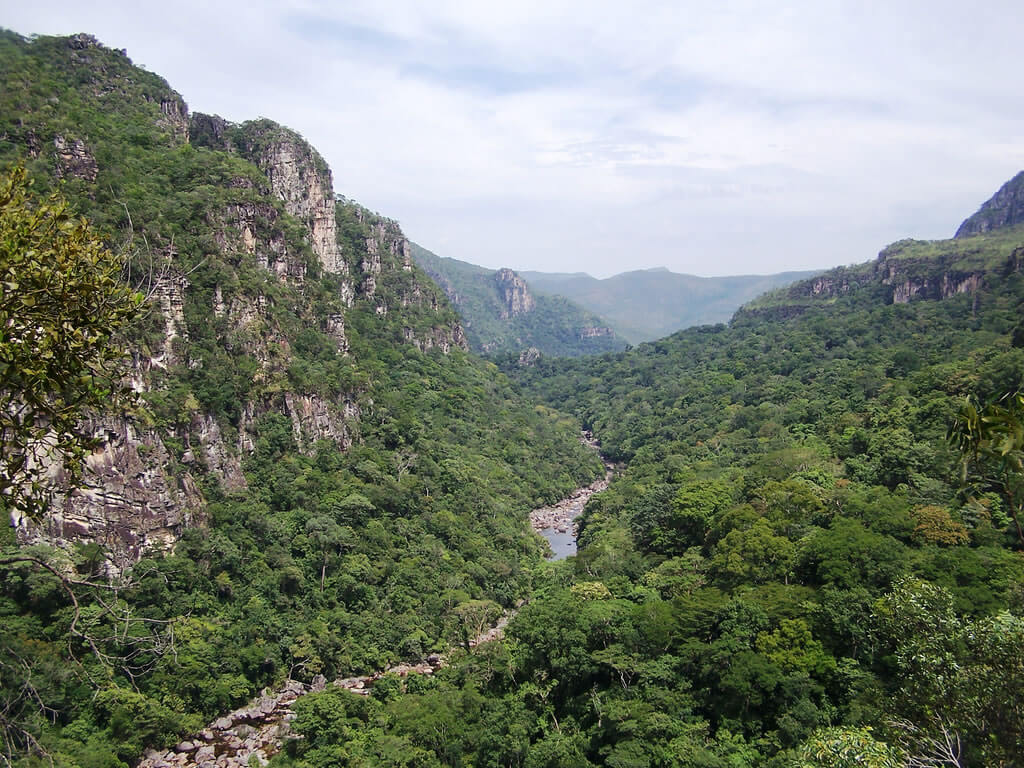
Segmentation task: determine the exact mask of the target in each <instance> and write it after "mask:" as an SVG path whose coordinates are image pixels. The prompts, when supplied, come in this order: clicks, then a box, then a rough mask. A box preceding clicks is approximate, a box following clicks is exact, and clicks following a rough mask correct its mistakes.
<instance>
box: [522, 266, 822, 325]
mask: <svg viewBox="0 0 1024 768" xmlns="http://www.w3.org/2000/svg"><path fill="white" fill-rule="evenodd" d="M821 271H823V270H810V271H801V272H780V273H778V274H773V275H738V276H730V277H697V276H696V275H686V274H679V273H676V272H672V271H670V270H668V269H666V268H665V267H657V268H655V269H644V270H635V271H632V272H623V273H621V274H618V275H615V276H613V277H609V278H605V279H603V280H602V279H598V278H596V277H591V276H590V275H588V274H586V273H581V272H576V273H569V274H566V273H549V272H522V273H520V274H521V275H522V277H523V278H524V279H525V280H526V281H527V282H528V283H529V284H530V285H531V286H532V287H533V288H534V290H535V291H536V292H537V293H538V294H548V295H559V296H564V297H566V298H567V299H569V300H571V301H574V302H576V303H578V304H580V305H581V306H583V307H586V308H587V309H588V310H590V311H592V312H595V313H597V314H598V315H600V316H601V317H605V318H607V319H608V321H609V322H610V323H611V325H612V327H613V328H614V329H615V330H616V332H617V333H618V334H619V335H620V336H622V337H623V338H625V339H626V340H627V341H629V342H631V343H634V344H636V343H640V342H644V341H653V340H654V339H659V338H662V337H664V336H668V335H670V334H672V333H675V332H676V331H679V330H682V329H684V328H688V327H690V326H693V325H707V324H713V323H723V322H728V320H729V318H731V317H732V315H733V313H734V312H735V311H736V310H737V309H739V307H740V306H741V305H743V304H745V303H746V302H748V301H750V300H752V299H754V298H756V297H758V296H760V295H761V294H762V293H765V292H767V291H771V290H773V289H776V288H779V287H780V286H783V285H788V284H789V283H793V282H795V281H797V280H803V279H806V278H809V277H813V276H815V275H817V274H820V273H821Z"/></svg>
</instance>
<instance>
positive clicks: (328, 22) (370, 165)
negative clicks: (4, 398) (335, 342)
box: [4, 0, 1024, 274]
mask: <svg viewBox="0 0 1024 768" xmlns="http://www.w3.org/2000/svg"><path fill="white" fill-rule="evenodd" d="M84 5H85V4H81V3H71V2H56V1H53V0H39V1H38V2H35V3H32V4H31V5H29V4H22V5H20V6H19V7H17V8H14V7H12V8H9V9H7V11H6V13H5V17H6V19H5V22H4V23H5V24H7V25H9V26H10V27H12V28H13V29H15V30H16V31H19V32H21V33H23V34H28V33H33V32H36V33H44V34H49V33H68V32H76V31H90V32H93V33H94V34H96V35H97V36H99V37H100V38H101V40H103V41H104V42H105V43H106V44H108V45H112V46H116V47H125V48H128V51H129V55H131V56H132V57H133V59H134V60H135V61H136V62H140V63H143V64H145V65H146V66H147V67H148V68H149V69H151V70H153V71H156V72H158V73H160V74H162V75H164V76H165V77H167V78H168V80H169V81H170V82H171V84H172V85H173V86H174V87H175V88H177V89H178V90H179V91H181V92H182V94H183V95H184V96H185V98H186V99H187V100H188V101H189V103H190V105H191V106H192V107H193V108H194V109H199V110H202V111H214V112H219V113H221V114H223V115H224V116H226V117H229V118H231V119H234V120H243V119H246V118H249V117H257V116H267V117H271V118H274V119H276V120H278V121H280V122H283V123H285V124H287V125H289V126H291V127H293V128H295V129H296V130H298V131H300V132H301V133H303V134H304V135H305V136H306V137H307V138H308V139H310V141H311V142H312V143H313V144H314V145H315V146H317V147H318V148H319V149H320V150H321V152H322V153H323V154H324V156H325V157H326V158H327V160H328V161H329V163H330V164H331V166H332V168H333V169H334V172H335V184H336V188H337V190H338V191H339V192H340V193H343V194H346V195H348V196H351V197H354V198H356V199H358V200H360V201H362V202H364V203H365V204H367V205H369V206H370V207H372V208H375V209H378V210H380V211H381V212H383V213H386V214H388V215H391V216H394V217H396V218H398V219H400V220H401V221H403V223H404V224H405V225H406V229H407V231H408V233H409V234H410V236H411V237H413V238H414V239H416V240H418V241H419V242H421V243H422V244H423V245H425V246H427V247H430V248H432V249H433V250H436V251H438V252H440V253H442V254H443V255H449V256H454V257H456V258H464V259H467V260H470V261H475V262H477V263H483V264H487V265H490V266H498V265H510V266H514V267H520V268H524V269H525V268H541V269H552V270H565V271H575V270H579V269H586V270H589V271H591V272H593V273H596V274H610V273H612V272H615V271H620V270H624V269H632V268H637V267H647V266H658V265H666V266H669V267H670V268H673V269H676V270H679V271H690V272H697V273H700V274H723V273H727V272H754V271H756V272H766V271H774V270H781V269H788V268H800V267H810V266H829V265H832V264H837V263H848V262H852V261H859V260H864V259H867V258H870V257H871V256H872V254H873V253H874V252H876V251H877V250H878V249H879V248H880V247H881V246H882V245H884V244H885V242H886V241H887V240H892V239H896V238H899V237H903V236H919V237H937V236H943V235H946V234H948V233H950V232H952V231H953V229H955V227H956V225H957V223H958V220H959V219H960V218H963V217H964V216H966V215H968V214H969V213H971V212H972V211H973V209H974V208H975V207H976V206H977V204H978V203H980V202H981V200H982V199H984V198H985V197H987V196H988V195H989V194H991V192H992V191H994V190H995V188H996V187H997V186H998V184H999V183H1001V182H1002V181H1003V180H1005V179H1006V178H1009V176H1011V175H1012V174H1013V173H1015V172H1016V171H1017V170H1019V169H1020V168H1021V167H1024V143H1022V141H1021V138H1020V137H1021V136H1022V135H1024V131H1022V130H1021V128H1022V122H1024V93H1022V92H1021V89H1019V88H1018V87H1017V85H1018V78H1019V65H1020V55H1019V52H1018V50H1019V43H1018V41H1019V40H1020V39H1021V38H1022V37H1024V11H1021V10H1019V9H1018V5H1017V4H1016V3H1012V2H990V3H987V4H985V6H984V7H981V8H979V7H972V6H965V5H964V4H962V3H952V2H948V1H947V0H932V2H923V1H922V0H906V1H905V2H900V3H889V4H885V5H883V4H880V3H852V2H839V1H838V0H836V1H828V0H817V1H815V2H812V1H811V0H807V2H801V3H787V4H784V5H783V6H782V7H779V6H778V4H775V6H772V5H770V4H765V3H761V2H755V0H748V1H747V2H700V3H698V2H688V3H664V2H635V3H621V2H609V1H607V0H599V1H595V2H570V1H568V0H558V1H552V0H546V1H545V2H541V1H540V0H520V1H519V2H514V3H512V2H509V3H477V2H457V1H456V0H435V1H434V2H431V3H422V2H418V1H416V0H407V1H404V2H383V1H382V0H376V1H370V0H366V1H365V2H364V1H363V0H358V1H355V2H345V3H327V2H322V3H321V2H291V3H286V4H281V3H269V2H266V0H263V1H262V2H261V1H259V0H253V2H249V3H246V4H240V3H236V2H221V3H209V2H205V3H199V2H195V0H190V2H185V3H179V4H176V5H175V6H174V7H173V8H172V7H170V6H168V5H167V4H164V3H160V4H157V3H143V4H141V5H139V4H130V5H129V4H125V3H113V2H106V3H93V4H89V7H88V8H86V7H83V6H84Z"/></svg>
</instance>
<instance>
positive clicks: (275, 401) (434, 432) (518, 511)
mask: <svg viewBox="0 0 1024 768" xmlns="http://www.w3.org/2000/svg"><path fill="white" fill-rule="evenodd" d="M0 75H2V78H3V85H2V88H0V101H2V108H0V114H2V115H3V120H4V126H3V130H4V133H3V141H0V158H2V159H3V161H4V162H5V163H9V162H15V161H21V162H24V163H25V164H26V165H27V166H28V168H29V169H30V171H31V173H32V175H33V176H34V179H35V183H36V187H37V189H39V190H40V191H43V192H45V191H46V190H47V189H48V188H50V187H53V186H55V182H56V181H57V178H56V177H57V176H58V175H60V174H64V175H65V182H64V184H63V193H64V195H65V196H66V197H67V198H68V199H69V201H70V204H71V206H72V207H73V208H74V209H76V210H77V211H78V212H80V213H82V214H84V215H86V216H87V217H88V218H89V219H90V220H91V222H92V223H93V225H94V227H95V228H96V229H97V231H98V232H99V234H100V236H102V237H104V238H105V239H106V240H107V241H108V242H110V243H112V244H113V245H115V246H116V247H118V248H123V249H124V250H126V251H129V252H130V253H131V254H132V255H131V257H130V259H129V262H130V264H131V267H132V268H133V274H134V278H132V280H133V283H134V281H135V280H137V279H143V280H149V281H150V282H151V286H152V287H153V289H154V291H155V293H156V296H155V298H156V300H157V302H156V303H155V304H153V305H151V306H150V308H149V310H148V312H147V313H146V314H143V315H142V316H140V317H138V318H136V320H135V323H134V325H133V326H132V328H130V329H129V330H128V331H127V333H126V335H124V336H122V337H120V340H119V342H118V344H119V345H126V346H127V347H128V348H129V349H130V350H131V353H132V354H131V356H130V358H128V359H126V360H125V365H126V366H127V367H128V369H129V370H128V372H129V373H130V375H131V376H132V378H133V380H137V381H139V382H142V386H141V389H142V392H141V393H140V402H139V404H138V407H137V408H136V409H135V411H133V412H132V413H128V414H123V415H121V416H119V418H124V419H127V420H128V422H129V423H130V426H131V429H132V430H134V431H135V432H137V433H144V432H147V431H149V430H152V431H154V433H155V434H156V435H158V436H159V438H160V442H159V443H158V445H162V446H165V447H166V450H167V452H168V454H169V460H168V463H167V466H165V467H160V468H158V471H162V472H164V473H166V475H167V476H168V477H169V478H170V481H171V482H177V483H180V484H186V483H191V482H195V483H197V484H198V486H199V487H198V488H197V489H196V492H201V494H202V496H203V498H204V503H203V506H202V508H201V509H197V510H196V511H195V512H196V515H197V516H198V517H199V518H200V519H203V520H205V525H204V526H203V527H201V528H198V527H197V528H189V529H186V530H185V531H184V532H183V534H182V538H181V540H180V541H178V542H177V545H176V547H175V548H174V551H173V552H172V553H168V554H167V555H166V556H159V555H158V554H156V555H154V556H152V557H150V558H144V559H143V560H142V561H141V562H139V563H137V564H135V565H134V567H133V568H131V570H130V571H128V572H126V573H124V574H120V575H117V574H115V576H116V578H115V579H114V581H113V582H112V583H110V584H108V583H106V582H105V581H104V577H103V575H102V574H103V569H104V562H105V560H106V556H107V553H106V552H105V549H104V542H102V541H90V542H88V543H82V544H79V545H78V546H77V547H76V548H74V549H73V550H71V551H64V550H53V549H51V548H49V547H46V546H44V545H34V546H29V547H22V548H21V549H20V550H15V549H14V544H15V543H14V541H13V535H12V533H11V529H9V528H7V527H6V526H5V528H4V531H5V533H4V542H3V546H4V556H3V558H0V560H2V567H0V586H2V588H0V616H2V620H0V698H2V701H0V711H2V712H3V715H2V718H0V725H2V727H3V736H4V740H3V746H2V752H3V754H4V756H5V758H6V759H8V760H10V759H15V758H17V757H19V756H20V758H21V762H22V763H24V764H29V765H32V764H36V763H37V762H39V761H42V762H43V763H46V761H47V759H49V758H44V757H42V755H44V754H46V755H49V757H52V758H53V759H54V760H55V761H56V762H57V763H59V764H62V765H79V766H92V765H97V766H98V765H123V764H125V763H127V762H130V761H132V760H134V759H135V758H137V757H138V756H139V754H140V753H141V751H142V749H143V748H144V747H146V746H152V745H164V744H167V743H174V742H176V741H178V740H180V739H181V738H182V737H183V736H185V735H187V734H188V733H190V732H192V731H194V730H195V729H197V728H199V727H200V726H201V724H202V723H203V722H205V721H206V720H208V719H210V718H212V717H213V716H215V715H217V714H219V713H221V712H223V711H224V710H226V709H228V708H230V707H233V706H236V705H238V704H241V703H243V702H245V701H246V700H247V699H249V698H250V697H251V696H252V695H253V694H254V693H256V692H257V691H258V690H259V689H260V688H261V687H262V686H264V685H269V684H273V683H277V682H279V681H281V680H283V679H284V678H286V677H289V676H291V677H296V678H299V679H303V680H307V681H308V680H311V679H312V678H313V677H315V676H316V675H320V674H323V675H327V676H345V675H349V674H352V673H355V672H365V671H372V670H374V669H377V668H379V667H380V666H382V665H385V664H387V663H389V662H392V661H397V660H399V659H407V660H419V659H421V658H423V657H424V656H425V655H426V654H428V653H430V652H432V651H435V650H441V649H444V648H447V646H448V645H449V643H450V642H453V641H456V640H458V639H459V638H461V636H462V635H461V627H460V621H461V620H460V618H459V617H460V607H463V606H464V605H465V604H467V603H468V604H474V603H475V602H476V601H480V600H489V601H492V602H493V603H495V604H498V605H500V606H504V607H509V606H511V605H512V604H513V603H514V602H515V601H516V600H517V599H519V598H520V597H522V596H524V595H525V594H526V593H527V592H528V590H529V587H530V582H531V575H530V574H531V568H532V566H533V565H535V564H536V563H537V561H538V559H539V557H540V547H539V545H538V542H537V541H536V540H535V537H534V536H533V535H532V534H530V533H529V532H528V530H527V527H526V525H525V516H526V511H527V510H528V509H530V508H531V507H533V506H536V505H538V504H541V503H544V502H548V501H553V500H555V499H557V498H559V497H561V496H562V495H564V494H565V493H567V492H568V491H569V490H570V489H572V488H573V487H575V486H577V485H579V484H580V483H585V482H589V481H590V480H591V479H592V478H593V477H595V476H596V475H597V474H598V473H599V472H600V462H599V461H598V460H597V458H596V457H595V456H594V455H593V454H592V453H591V452H589V451H587V450H585V449H584V448H583V447H582V446H581V445H580V444H579V442H578V439H577V438H578V427H577V426H576V424H575V423H574V422H573V421H572V420H569V419H566V418H564V417H560V416H559V415H558V414H555V413H553V412H552V411H550V410H549V409H547V408H544V407H542V406H536V405H534V404H533V403H531V402H528V401H526V400H524V398H522V397H521V396H519V395H517V394H516V393H514V392H513V391H512V389H511V386H510V384H509V382H508V380H507V379H506V378H505V377H504V376H502V375H501V374H500V373H499V372H498V371H497V369H496V368H495V367H494V366H493V365H491V364H488V363H484V362H482V361H480V360H477V359H475V358H472V357H471V356H469V355H467V354H466V353H465V352H463V351H462V350H461V349H459V348H458V346H457V344H455V345H453V346H452V347H451V349H450V350H449V354H444V353H443V352H442V349H441V348H440V343H439V344H437V345H435V346H433V347H432V348H429V349H428V348H427V347H428V346H429V345H428V344H427V343H426V342H427V341H430V340H432V339H434V338H435V337H438V339H439V341H444V340H445V339H447V338H454V335H453V334H454V331H452V329H453V328H454V324H455V323H456V322H457V318H456V315H455V313H454V312H453V311H452V310H451V308H450V307H449V306H448V305H447V303H446V302H445V299H444V297H443V294H441V292H440V291H439V289H438V288H437V287H436V286H434V285H433V284H431V283H430V282H429V280H427V279H426V278H425V276H424V275H423V273H422V272H420V271H419V270H417V269H416V268H415V267H412V266H409V267H408V268H406V266H405V265H403V264H402V262H401V258H400V254H397V253H395V252H394V251H393V249H391V247H390V246H388V245H387V242H388V241H387V238H391V239H397V241H400V240H401V233H400V231H399V230H398V229H397V226H395V225H394V224H393V223H392V222H389V221H387V220H385V219H382V218H381V217H379V216H376V215H375V214H372V213H370V212H368V211H366V210H365V209H362V208H361V207H360V206H358V205H356V204H354V203H351V202H347V201H341V202H339V203H338V205H337V211H336V213H337V221H338V243H339V247H340V248H341V252H342V253H343V254H344V256H345V258H346V260H347V262H348V266H347V274H330V273H327V272H325V271H322V270H321V269H320V266H319V264H318V262H317V260H316V258H315V256H314V254H313V253H312V252H311V250H310V246H309V245H308V243H307V235H306V229H305V227H304V226H303V224H302V222H300V221H298V220H297V219H295V218H294V217H292V216H290V215H289V214H288V213H286V212H285V210H284V206H283V204H282V202H281V201H280V200H278V199H276V198H275V197H274V196H273V195H271V194H270V191H269V185H268V181H267V177H266V176H265V174H264V173H263V172H262V171H261V170H260V168H258V167H257V166H256V165H254V164H253V163H252V162H249V161H248V160H247V159H246V158H244V157H242V156H241V153H240V152H238V151H234V152H229V151H227V150H221V149H216V148H212V147H208V146H200V147H196V146H193V145H192V144H190V143H188V142H186V141H185V138H184V136H183V135H182V134H181V133H177V132H175V130H174V129H173V125H172V124H169V123H168V122H167V119H168V113H171V115H172V116H173V115H175V114H177V115H178V117H179V118H181V117H183V115H184V113H183V112H182V110H183V109H184V106H183V103H181V102H180V97H178V96H177V94H175V93H174V92H173V91H171V90H170V89H169V88H168V87H167V85H166V83H164V82H163V81H162V80H160V79H159V78H157V77H156V76H153V75H150V74H148V73H145V72H142V71H141V70H138V69H136V68H134V67H133V66H132V65H131V62H130V61H129V60H128V59H127V57H125V56H124V55H123V54H122V53H119V52H117V51H111V50H108V49H105V48H102V47H101V46H99V45H97V44H96V43H95V41H93V40H91V39H89V38H73V39H66V38H39V39H37V40H34V41H31V42H29V41H26V40H24V39H22V38H20V37H18V36H16V35H12V34H9V33H5V34H4V35H3V36H2V38H0ZM169 105H170V106H169ZM174 105H179V106H180V109H178V108H177V107H176V106H174ZM176 110H177V112H176ZM179 123H180V120H179ZM175 125H176V124H175ZM231 130H232V131H233V132H234V133H233V136H232V138H235V139H239V143H240V144H246V142H247V144H246V146H250V147H253V146H254V145H257V144H258V143H259V142H261V141H262V142H268V143H272V142H280V141H289V142H293V143H294V142H301V139H300V138H299V137H297V136H296V135H295V134H293V133H291V132H288V131H286V130H285V129H282V128H280V127H279V126H276V125H274V124H270V123H268V122H267V121H259V122H257V123H253V124H245V125H243V126H238V127H232V128H231ZM58 137H60V141H58ZM72 139H74V140H81V141H82V145H81V147H80V151H79V152H78V155H77V156H76V157H73V158H72V159H71V160H68V158H67V157H62V152H61V151H57V152H54V151H52V148H54V147H57V149H58V150H60V146H64V147H66V146H68V142H70V141H71V140H72ZM243 140H244V141H243ZM62 142H63V143H62ZM58 145H60V146H58ZM299 146H301V145H299ZM258 150H259V147H258V146H255V147H254V149H253V150H252V151H253V152H258ZM64 154H65V155H66V154H68V153H64ZM317 157H318V156H316V155H315V153H314V152H312V151H311V150H310V151H309V159H310V161H311V162H314V161H315V160H316V159H317ZM90 158H91V160H93V161H95V166H93V165H92V163H91V162H90ZM320 162H322V161H320ZM75 163H78V164H77V165H76V164H75ZM249 210H255V211H258V212H259V216H258V217H257V218H256V219H255V220H254V221H253V226H254V228H255V231H250V232H249V237H250V238H251V240H250V243H251V247H250V246H249V245H247V243H246V238H245V237H243V236H242V234H241V233H240V231H239V230H240V225H239V224H236V223H234V222H235V221H237V218H235V219H233V218H232V216H233V215H235V214H233V213H232V212H237V211H243V212H244V211H249ZM375 233H377V234H375ZM380 233H384V234H383V235H380ZM378 235H380V238H384V239H383V240H381V239H380V238H378V240H379V243H383V244H382V245H381V244H378V247H379V248H380V249H381V250H380V251H379V252H378V254H377V257H378V258H379V260H380V264H379V266H378V267H373V265H372V263H371V262H372V260H371V258H370V254H369V253H368V247H369V246H368V242H369V238H371V237H376V236H378ZM265 244H269V246H267V245H265ZM268 252H269V255H268ZM271 258H277V259H279V260H278V261H277V263H276V265H275V263H274V262H272V261H270V259H271ZM261 260H263V261H262V262H261ZM280 265H283V269H284V273H283V274H282V272H281V269H279V268H278V267H279V266H280ZM363 265H369V266H365V267H364V266H363ZM4 266H5V267H6V266H7V265H6V264H5V265H4ZM372 268H375V269H377V271H376V272H375V273H372V275H373V277H374V282H373V287H372V290H371V288H370V287H368V286H369V281H368V280H366V279H365V276H366V275H369V274H371V273H369V272H366V271H364V270H368V269H372ZM275 270H276V271H275ZM140 275H142V278H140V277H139V276H140ZM346 279H348V280H353V281H360V282H359V284H358V285H357V286H356V293H355V296H354V297H353V299H352V301H351V306H348V305H347V304H346V302H345V300H344V292H343V290H342V283H343V281H344V280H346ZM167 286H172V287H174V286H184V287H183V289H182V290H181V294H180V295H181V298H182V307H181V312H182V316H183V318H184V324H183V325H184V327H186V328H187V332H185V331H182V330H180V329H179V330H177V332H176V334H175V335H174V336H173V337H168V336H167V331H166V327H167V322H168V317H172V319H173V314H168V312H167V311H166V308H164V309H162V308H161V305H160V304H159V299H160V297H161V296H163V295H167ZM6 288H7V289H8V290H15V289H16V286H12V285H8V286H6ZM161 291H163V292H164V293H161ZM337 317H343V318H344V344H340V343H339V341H338V338H337V333H336V332H333V331H332V330H331V327H330V326H329V324H328V323H329V320H330V319H331V318H337ZM236 318H238V319H236ZM174 322H178V321H174ZM446 334H447V335H446ZM442 337H444V338H442ZM417 340H422V341H421V346H422V347H423V350H424V351H422V352H421V351H419V350H418V349H417V347H416V346H414V345H413V343H412V341H417ZM121 348H122V349H123V348H124V347H121ZM112 349H113V348H112ZM154 360H155V361H157V362H155V363H154V362H152V361H154ZM290 397H295V398H299V397H301V398H306V399H308V400H310V401H311V402H324V403H327V404H328V405H329V406H331V407H334V404H338V405H337V408H338V411H339V412H340V411H341V409H342V407H343V406H344V407H345V408H346V409H347V410H348V411H352V412H354V414H355V415H354V416H352V417H346V418H347V420H346V421H345V423H344V428H345V429H346V430H347V433H346V435H345V438H346V439H345V440H344V441H342V440H341V439H340V438H339V439H333V438H332V439H323V440H321V441H320V442H316V443H313V444H309V443H308V442H307V441H306V440H305V437H306V436H305V434H301V435H300V434H299V433H297V431H296V430H297V427H296V422H295V420H294V418H293V417H292V416H291V414H292V413H293V409H292V407H291V406H290V405H288V402H287V399H288V398H290ZM317 399H319V400H317ZM204 425H205V426H204ZM209 425H215V428H216V429H217V430H219V432H220V434H222V435H223V436H224V439H223V440H222V441H221V442H222V444H223V445H224V446H225V448H224V450H225V451H227V453H228V456H229V460H230V455H231V454H232V453H233V452H234V451H236V450H238V449H236V448H234V446H235V445H237V444H238V443H239V442H240V441H239V435H243V434H244V435H249V436H251V437H252V438H253V443H254V445H253V446H252V451H251V452H250V451H241V452H239V454H238V457H237V460H239V461H241V466H242V469H243V470H244V482H243V483H242V484H239V483H238V482H235V483H227V482H226V481H225V477H224V476H222V475H220V474H218V473H217V472H215V471H213V469H214V467H213V466H208V465H207V462H209V461H210V459H209V458H208V457H207V458H204V457H203V454H202V452H201V450H200V444H199V437H198V435H197V431H198V430H199V429H200V428H201V429H204V430H207V431H208V430H209V429H210V428H211V427H210V426H209ZM150 445H152V443H150V444H146V445H141V446H140V448H139V453H140V457H141V460H145V455H144V451H145V450H149V449H150V448H149V446H150ZM346 448H347V450H346Z"/></svg>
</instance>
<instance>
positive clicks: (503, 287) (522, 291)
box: [494, 269, 537, 320]
mask: <svg viewBox="0 0 1024 768" xmlns="http://www.w3.org/2000/svg"><path fill="white" fill-rule="evenodd" d="M494 283H495V285H497V287H498V293H499V295H500V296H501V299H502V302H503V307H502V311H501V318H502V320H508V319H509V318H510V317H518V316H519V315H525V314H526V313H527V312H530V311H531V310H532V309H533V308H534V307H535V306H536V305H537V302H536V301H535V300H534V298H533V296H532V295H530V289H529V287H528V286H527V285H526V281H525V280H523V278H521V277H520V276H519V275H517V274H516V273H515V272H513V271H512V270H511V269H499V270H498V271H497V272H496V273H495V274H494Z"/></svg>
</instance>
